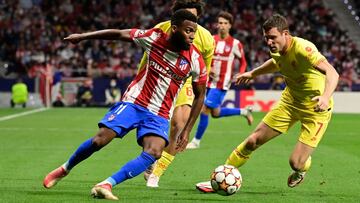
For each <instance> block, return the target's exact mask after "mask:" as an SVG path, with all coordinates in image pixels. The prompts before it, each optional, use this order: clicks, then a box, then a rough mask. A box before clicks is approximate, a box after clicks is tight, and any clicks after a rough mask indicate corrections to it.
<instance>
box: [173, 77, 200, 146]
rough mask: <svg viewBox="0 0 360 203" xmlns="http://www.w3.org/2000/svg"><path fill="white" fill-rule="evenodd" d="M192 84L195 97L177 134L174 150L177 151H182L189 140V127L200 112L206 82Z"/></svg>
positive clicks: (191, 126) (190, 127)
mask: <svg viewBox="0 0 360 203" xmlns="http://www.w3.org/2000/svg"><path fill="white" fill-rule="evenodd" d="M192 85H193V92H194V95H195V98H194V101H193V103H192V107H191V111H190V116H189V119H188V121H187V122H186V124H185V127H184V128H183V130H182V131H181V132H180V134H179V135H178V136H177V143H176V145H177V146H176V150H178V151H183V150H184V149H185V148H186V145H187V144H188V141H189V135H190V132H191V129H192V128H193V126H194V124H195V121H196V119H197V118H198V116H199V114H200V111H201V107H202V105H203V103H204V98H205V90H206V84H205V83H204V84H196V83H193V84H192Z"/></svg>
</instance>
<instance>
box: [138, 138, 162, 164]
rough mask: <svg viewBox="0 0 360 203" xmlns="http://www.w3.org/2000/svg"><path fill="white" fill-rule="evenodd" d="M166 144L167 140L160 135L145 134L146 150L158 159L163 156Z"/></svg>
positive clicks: (144, 145) (144, 144)
mask: <svg viewBox="0 0 360 203" xmlns="http://www.w3.org/2000/svg"><path fill="white" fill-rule="evenodd" d="M165 144H166V143H165V140H164V139H163V138H161V137H158V136H145V137H144V140H143V147H144V151H145V152H146V153H148V154H151V155H152V156H153V157H155V158H156V159H159V158H160V157H161V153H162V151H163V150H164V148H165Z"/></svg>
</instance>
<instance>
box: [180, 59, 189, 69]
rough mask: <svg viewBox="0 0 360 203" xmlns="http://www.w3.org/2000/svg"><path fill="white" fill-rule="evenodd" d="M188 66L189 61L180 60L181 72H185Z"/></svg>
mask: <svg viewBox="0 0 360 203" xmlns="http://www.w3.org/2000/svg"><path fill="white" fill-rule="evenodd" d="M188 65H189V63H188V62H187V60H186V59H183V58H182V59H181V60H180V64H179V68H180V70H181V71H184V70H186V68H187V66H188Z"/></svg>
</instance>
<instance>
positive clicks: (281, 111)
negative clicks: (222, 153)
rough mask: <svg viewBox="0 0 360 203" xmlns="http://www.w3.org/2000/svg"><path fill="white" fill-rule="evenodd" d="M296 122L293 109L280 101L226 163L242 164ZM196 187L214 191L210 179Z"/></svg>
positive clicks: (237, 165) (236, 165) (238, 165)
mask: <svg viewBox="0 0 360 203" xmlns="http://www.w3.org/2000/svg"><path fill="white" fill-rule="evenodd" d="M295 122H296V119H294V118H293V115H292V111H291V109H289V108H288V107H287V106H285V105H284V104H282V103H281V102H280V103H279V104H278V105H277V107H275V108H274V109H273V110H271V111H270V112H269V113H267V115H266V116H265V117H264V119H263V120H262V122H260V124H259V125H258V126H257V127H256V129H255V131H254V132H253V133H252V134H250V136H248V137H247V138H246V139H245V140H244V141H243V142H242V143H241V144H240V145H239V146H237V147H236V148H235V149H234V150H233V152H232V153H231V154H230V156H229V157H228V158H227V160H226V162H225V164H228V165H233V166H235V167H240V166H242V165H243V164H245V163H246V161H247V160H248V159H249V158H250V155H251V153H252V152H253V151H254V150H256V149H257V148H259V147H260V146H261V145H263V144H264V143H266V142H268V141H269V140H271V139H273V138H274V137H276V136H278V135H280V134H281V133H284V132H286V131H287V130H288V129H289V128H290V127H291V126H292V125H293V124H294V123H295ZM196 188H197V189H198V190H200V191H202V192H212V191H213V190H212V188H211V184H210V182H209V181H207V182H201V183H198V184H196Z"/></svg>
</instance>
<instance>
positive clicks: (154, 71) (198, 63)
mask: <svg viewBox="0 0 360 203" xmlns="http://www.w3.org/2000/svg"><path fill="white" fill-rule="evenodd" d="M130 35H131V37H132V39H133V40H134V42H135V43H136V44H138V45H140V46H141V47H143V48H144V50H145V53H146V54H147V61H146V64H144V67H140V69H139V70H140V71H139V73H138V74H137V75H136V77H135V78H134V80H133V81H132V82H131V83H130V85H129V87H128V88H127V90H126V92H125V93H124V95H123V98H122V101H124V102H130V103H134V104H137V105H140V106H143V107H145V108H147V109H148V110H149V111H150V112H152V113H154V114H156V115H159V116H161V117H164V118H166V119H170V118H171V115H172V112H173V109H174V103H175V99H176V97H177V95H178V93H179V91H180V89H181V87H182V86H183V84H184V83H185V81H186V79H187V78H188V77H190V76H192V81H193V83H198V84H205V83H206V81H207V73H206V67H205V64H204V61H203V59H202V57H201V54H200V53H199V51H198V50H197V49H196V48H195V47H194V46H193V45H191V48H190V50H183V51H181V52H173V51H171V50H169V49H168V48H169V46H170V44H169V42H168V41H167V38H168V36H167V34H166V33H164V32H163V31H161V30H160V29H158V28H154V29H150V30H138V29H132V30H131V32H130Z"/></svg>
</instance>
